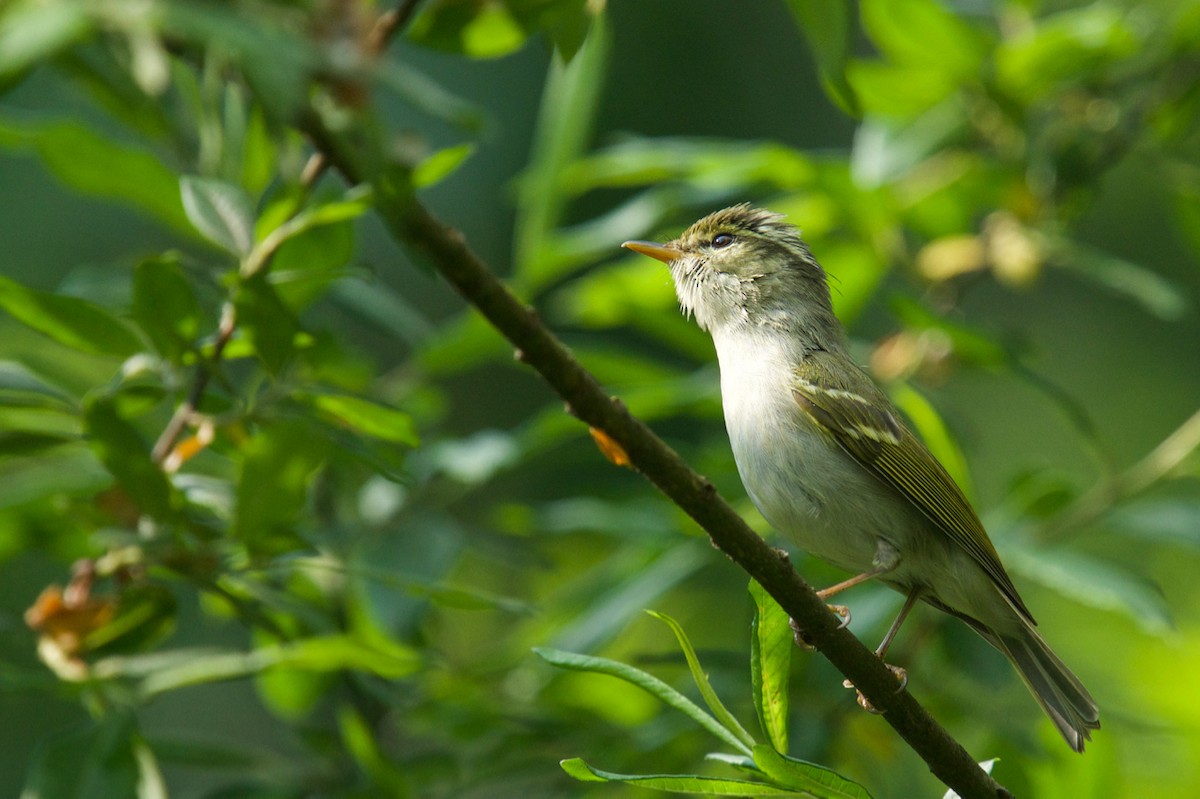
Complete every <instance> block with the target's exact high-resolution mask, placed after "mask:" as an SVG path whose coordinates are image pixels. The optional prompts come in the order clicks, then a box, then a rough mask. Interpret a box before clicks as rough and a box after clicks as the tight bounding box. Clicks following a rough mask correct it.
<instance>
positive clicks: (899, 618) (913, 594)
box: [842, 585, 921, 713]
mask: <svg viewBox="0 0 1200 799" xmlns="http://www.w3.org/2000/svg"><path fill="white" fill-rule="evenodd" d="M920 597H921V586H919V585H918V586H916V587H914V588H912V589H911V590H910V591H909V592H908V596H907V597H905V599H904V605H903V606H902V607H901V608H900V612H899V613H898V614H896V620H895V621H893V622H892V626H891V627H889V628H888V631H887V634H886V635H884V636H883V640H882V641H880V642H879V646H877V647H875V657H877V658H879V659H880V660H883V657H884V655H886V654H887V651H888V647H890V646H891V645H892V639H894V638H895V637H896V633H898V632H900V626H901V625H902V624H904V620H905V619H906V618H908V614H909V613H910V612H912V609H913V606H914V605H916V604H917V600H918V599H920ZM883 665H885V666H887V668H888V671H890V672H891V673H892V674H895V675H896V679H897V680H899V681H900V687H899V688H897V689H896V692H897V693H899V692H900V691H903V690H904V689H905V687H907V686H908V672H907V671H905V670H904V669H903V668H902V667H900V666H893V665H892V664H890V663H888V662H887V661H884V663H883ZM842 685H844V686H845V687H846V688H854V683H852V682H850V681H849V680H846V681H844V682H843V683H842ZM855 690H856V691H858V689H855ZM858 704H859V705H861V706H862V707H863V709H864V710H866V711H868V712H870V713H879V712H880V711H878V710H876V709H875V706H874V705H872V704H871V702H870V700H869V699H867V698H866V697H865V696H863V692H862V691H858Z"/></svg>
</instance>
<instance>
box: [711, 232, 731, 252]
mask: <svg viewBox="0 0 1200 799" xmlns="http://www.w3.org/2000/svg"><path fill="white" fill-rule="evenodd" d="M709 244H711V245H712V248H713V249H714V250H719V249H721V248H722V247H728V246H729V245H730V244H733V236H731V235H730V234H728V233H718V234H717V235H715V236H713V238H712V241H711V242H709Z"/></svg>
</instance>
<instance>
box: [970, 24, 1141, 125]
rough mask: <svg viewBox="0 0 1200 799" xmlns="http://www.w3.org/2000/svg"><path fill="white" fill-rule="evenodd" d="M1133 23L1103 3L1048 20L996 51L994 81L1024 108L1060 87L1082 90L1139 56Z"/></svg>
mask: <svg viewBox="0 0 1200 799" xmlns="http://www.w3.org/2000/svg"><path fill="white" fill-rule="evenodd" d="M1134 19H1135V18H1134V17H1132V16H1130V14H1129V12H1128V10H1127V9H1124V8H1121V7H1120V6H1113V5H1108V4H1107V3H1089V4H1086V5H1083V6H1080V7H1079V8H1073V9H1067V10H1065V11H1061V12H1059V13H1057V14H1049V15H1047V16H1045V17H1043V18H1041V19H1039V20H1037V21H1036V23H1035V24H1031V25H1027V26H1023V27H1022V28H1021V29H1019V30H1020V32H1019V33H1018V34H1017V35H1015V36H1012V37H1009V38H1007V39H1005V40H1004V41H1003V42H1002V43H1001V44H1000V45H999V46H998V47H997V48H996V51H995V56H994V58H995V64H996V66H995V75H996V79H997V81H998V83H999V84H1000V86H1001V87H1002V88H1003V89H1004V90H1005V91H1006V92H1009V93H1010V94H1011V95H1013V96H1015V98H1016V99H1017V100H1018V101H1019V102H1021V103H1022V104H1032V103H1034V102H1035V101H1037V100H1039V99H1041V98H1043V97H1046V96H1048V95H1050V94H1051V93H1052V92H1054V91H1056V90H1058V89H1059V88H1060V87H1061V86H1062V85H1063V84H1069V83H1073V82H1079V83H1085V84H1086V82H1087V81H1089V80H1091V79H1092V78H1091V77H1090V76H1094V75H1097V74H1101V73H1102V71H1103V68H1104V66H1105V65H1106V64H1110V63H1114V62H1116V61H1119V60H1121V59H1124V58H1127V57H1129V56H1130V55H1132V54H1134V53H1136V52H1137V50H1138V48H1139V46H1140V45H1141V41H1140V36H1139V35H1138V33H1137V32H1136V30H1137V29H1136V28H1135V27H1134V26H1133V25H1132V24H1131V23H1132V22H1133V21H1134ZM1139 27H1140V26H1139Z"/></svg>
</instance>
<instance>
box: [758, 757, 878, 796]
mask: <svg viewBox="0 0 1200 799" xmlns="http://www.w3.org/2000/svg"><path fill="white" fill-rule="evenodd" d="M754 764H755V765H756V766H758V767H759V768H760V769H762V771H763V773H764V774H766V775H767V776H768V777H770V778H771V781H772V782H776V783H778V784H780V785H786V786H787V787H789V788H795V789H797V790H800V791H804V792H805V795H811V796H814V797H819V799H871V795H870V794H869V793H868V792H867V789H866V788H864V787H863V786H861V785H859V784H858V783H857V782H854V781H852V780H848V779H846V778H845V777H843V776H842V775H841V774H838V773H837V772H836V771H834V770H832V769H828V768H825V767H824V766H819V765H817V764H816V763H809V762H808V761H805V760H797V759H795V758H791V757H787V756H786V755H782V754H780V753H779V752H776V751H775V750H774V749H772V748H771V747H770V746H767V745H766V744H759V745H758V746H756V747H754Z"/></svg>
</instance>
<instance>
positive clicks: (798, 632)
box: [788, 617, 817, 652]
mask: <svg viewBox="0 0 1200 799" xmlns="http://www.w3.org/2000/svg"><path fill="white" fill-rule="evenodd" d="M788 626H789V627H791V628H792V640H793V641H795V642H796V646H798V647H800V648H801V649H803V650H804V651H805V652H816V651H817V648H816V647H815V646H813V645H812V642H811V641H809V640H808V636H807V635H806V634H805V632H804V630H802V629H801V628H800V625H799V624H797V623H796V620H795V619H793V618H791V617H789V618H788Z"/></svg>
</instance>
